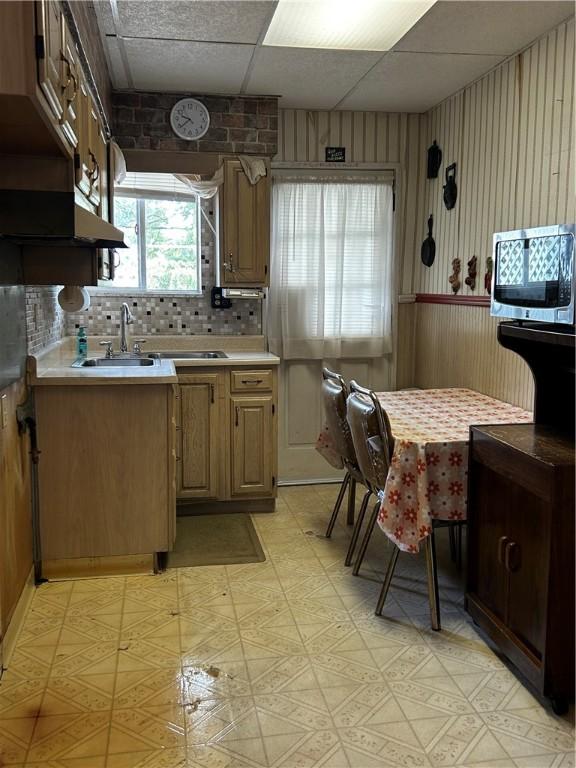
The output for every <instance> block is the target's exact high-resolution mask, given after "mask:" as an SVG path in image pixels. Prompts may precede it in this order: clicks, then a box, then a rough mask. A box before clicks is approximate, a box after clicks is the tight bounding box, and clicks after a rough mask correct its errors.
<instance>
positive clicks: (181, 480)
mask: <svg viewBox="0 0 576 768" xmlns="http://www.w3.org/2000/svg"><path fill="white" fill-rule="evenodd" d="M191 370H194V371H195V372H194V373H188V371H191ZM178 382H179V384H178V389H179V395H178V396H179V407H178V409H177V412H178V427H177V429H178V435H179V437H178V461H177V466H178V469H177V477H178V484H177V488H178V498H179V499H180V500H182V501H185V500H188V501H194V500H202V499H203V500H206V501H209V500H212V501H230V500H232V499H237V500H241V499H242V500H251V499H273V498H274V497H275V496H276V472H277V454H278V449H277V442H278V441H277V426H276V409H277V372H276V370H274V369H270V368H267V369H263V368H262V369H259V368H254V367H253V366H252V367H250V368H249V369H246V371H242V370H230V368H222V369H215V368H210V369H203V370H198V369H190V368H182V369H179V370H178ZM239 388H241V391H242V394H241V395H238V394H236V392H237V391H238V389H239Z"/></svg>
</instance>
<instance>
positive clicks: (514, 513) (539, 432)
mask: <svg viewBox="0 0 576 768" xmlns="http://www.w3.org/2000/svg"><path fill="white" fill-rule="evenodd" d="M468 499H469V501H468V527H469V535H468V549H469V551H468V585H467V594H466V606H467V610H468V612H469V613H470V614H471V615H472V617H473V619H474V620H475V621H476V623H477V624H479V625H480V626H481V627H482V628H483V629H484V630H485V631H486V632H487V633H488V635H490V637H491V638H492V639H493V640H494V641H495V643H496V644H497V645H498V646H499V648H500V649H501V650H502V651H503V653H504V654H505V655H506V656H507V657H508V658H509V659H510V660H511V661H512V662H513V663H514V664H515V665H516V667H517V668H518V669H519V670H520V671H521V672H522V673H523V674H524V675H525V676H526V677H527V678H528V680H530V682H531V683H532V684H533V685H534V686H535V687H536V688H537V689H538V691H539V692H540V693H542V694H543V695H545V696H548V697H550V699H551V700H552V706H553V708H554V710H555V711H556V712H557V713H563V712H565V711H566V708H567V705H568V700H569V699H570V698H572V697H573V695H574V441H573V440H572V439H571V437H570V436H566V435H562V434H559V433H558V431H557V430H556V429H555V428H553V427H547V426H542V425H537V424H509V425H500V426H487V427H472V428H471V431H470V467H469V493H468Z"/></svg>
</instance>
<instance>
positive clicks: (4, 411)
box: [0, 395, 8, 429]
mask: <svg viewBox="0 0 576 768" xmlns="http://www.w3.org/2000/svg"><path fill="white" fill-rule="evenodd" d="M0 424H1V425H2V429H6V427H7V426H8V395H2V397H0Z"/></svg>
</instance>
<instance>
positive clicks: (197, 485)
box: [178, 373, 223, 499]
mask: <svg viewBox="0 0 576 768" xmlns="http://www.w3.org/2000/svg"><path fill="white" fill-rule="evenodd" d="M220 388H221V376H220V375H219V374H217V373H202V374H197V375H193V376H189V375H187V376H186V383H185V384H181V385H180V430H179V432H180V440H179V443H180V461H179V462H178V464H179V471H178V475H179V477H178V496H179V497H182V498H203V499H204V498H205V499H215V498H217V497H218V496H219V493H220V472H219V465H220V452H219V450H220V449H219V446H222V449H223V445H222V442H223V441H222V440H219V436H220V431H221V430H220V426H219V425H220Z"/></svg>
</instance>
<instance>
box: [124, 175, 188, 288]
mask: <svg viewBox="0 0 576 768" xmlns="http://www.w3.org/2000/svg"><path fill="white" fill-rule="evenodd" d="M114 224H115V226H117V227H118V228H119V229H121V230H122V231H123V232H124V236H125V237H124V239H125V243H126V245H127V246H128V248H126V249H118V251H117V253H116V262H117V264H118V266H117V267H116V275H115V279H114V283H113V286H114V288H138V289H140V290H149V291H167V292H171V293H173V292H175V291H185V292H191V293H199V292H200V291H201V289H202V286H201V270H200V254H199V247H200V244H199V240H200V202H199V200H198V198H197V197H196V195H194V194H191V193H190V191H189V189H188V188H187V187H186V185H185V184H184V183H183V182H182V181H180V180H179V179H178V178H177V177H176V176H174V175H173V174H154V173H128V174H127V176H126V179H125V180H124V181H123V182H122V184H121V185H118V186H117V187H116V189H115V196H114Z"/></svg>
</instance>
